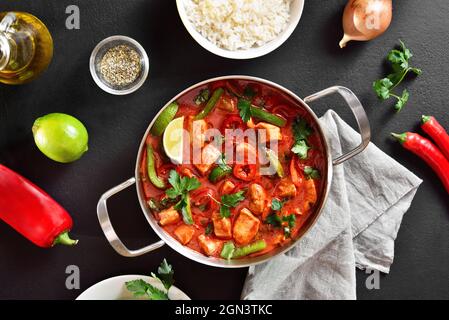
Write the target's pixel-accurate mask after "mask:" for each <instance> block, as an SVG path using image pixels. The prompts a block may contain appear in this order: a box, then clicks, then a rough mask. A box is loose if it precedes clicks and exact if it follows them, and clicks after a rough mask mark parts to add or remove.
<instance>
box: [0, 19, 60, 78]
mask: <svg viewBox="0 0 449 320" xmlns="http://www.w3.org/2000/svg"><path fill="white" fill-rule="evenodd" d="M52 57H53V39H52V37H51V35H50V32H49V31H48V29H47V27H46V26H45V25H44V24H43V23H42V22H41V21H40V20H39V19H38V18H36V17H35V16H33V15H31V14H29V13H25V12H2V13H0V82H2V83H5V84H13V85H17V84H23V83H27V82H30V81H32V80H34V79H35V78H36V77H38V76H39V74H41V73H42V72H43V71H44V70H45V69H47V67H48V65H49V64H50V62H51V59H52Z"/></svg>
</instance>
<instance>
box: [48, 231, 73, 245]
mask: <svg viewBox="0 0 449 320" xmlns="http://www.w3.org/2000/svg"><path fill="white" fill-rule="evenodd" d="M77 243H78V240H73V239H70V236H69V232H68V231H65V232H63V233H61V234H59V236H57V237H56V239H55V241H53V245H55V244H63V245H65V246H73V245H75V244H77Z"/></svg>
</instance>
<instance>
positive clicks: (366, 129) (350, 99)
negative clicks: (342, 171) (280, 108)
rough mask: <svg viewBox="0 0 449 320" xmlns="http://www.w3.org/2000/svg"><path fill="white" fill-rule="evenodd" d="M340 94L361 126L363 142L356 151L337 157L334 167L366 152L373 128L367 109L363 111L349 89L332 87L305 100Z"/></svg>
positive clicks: (307, 101) (311, 100)
mask: <svg viewBox="0 0 449 320" xmlns="http://www.w3.org/2000/svg"><path fill="white" fill-rule="evenodd" d="M335 93H338V94H340V95H341V96H342V97H343V99H345V101H346V103H347V104H348V106H349V108H350V109H351V111H352V113H353V114H354V116H355V119H356V120H357V125H358V126H359V131H360V136H361V137H362V142H361V143H360V145H359V146H357V147H356V148H355V149H352V150H351V151H349V152H347V153H344V154H342V155H341V156H339V157H337V158H336V159H334V160H333V164H334V166H336V165H339V164H342V163H343V162H345V161H347V160H349V159H351V158H352V157H354V156H356V155H358V154H359V153H360V152H362V151H363V150H365V148H366V147H367V146H368V144H369V142H370V139H371V128H370V124H369V121H368V116H367V115H366V112H365V109H363V106H362V104H361V103H360V101H359V99H358V98H357V96H356V95H355V94H354V93H353V92H352V91H351V90H349V89H348V88H346V87H342V86H335V87H330V88H327V89H324V90H323V91H320V92H317V93H315V94H312V95H310V96H308V97H307V98H305V99H304V101H305V103H307V104H308V103H310V102H313V101H315V100H318V99H321V98H323V97H325V96H328V95H331V94H335Z"/></svg>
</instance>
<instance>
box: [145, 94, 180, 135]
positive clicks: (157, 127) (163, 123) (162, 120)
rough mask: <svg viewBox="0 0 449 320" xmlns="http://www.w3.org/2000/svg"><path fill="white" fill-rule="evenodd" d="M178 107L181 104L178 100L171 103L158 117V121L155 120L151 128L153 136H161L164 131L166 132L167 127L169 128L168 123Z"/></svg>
mask: <svg viewBox="0 0 449 320" xmlns="http://www.w3.org/2000/svg"><path fill="white" fill-rule="evenodd" d="M178 109H179V106H178V104H177V103H176V102H173V103H171V104H169V105H168V106H167V108H165V109H164V111H162V112H161V114H160V115H159V116H158V117H157V119H156V121H154V124H153V127H152V128H151V134H152V135H153V136H161V135H162V133H164V130H165V128H167V125H168V124H169V123H170V121H172V120H173V118H174V117H175V115H176V113H177V112H178Z"/></svg>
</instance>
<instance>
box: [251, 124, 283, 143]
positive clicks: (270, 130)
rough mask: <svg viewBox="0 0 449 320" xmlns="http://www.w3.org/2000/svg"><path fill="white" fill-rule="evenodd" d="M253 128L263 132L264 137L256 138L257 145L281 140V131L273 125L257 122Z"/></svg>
mask: <svg viewBox="0 0 449 320" xmlns="http://www.w3.org/2000/svg"><path fill="white" fill-rule="evenodd" d="M254 128H255V129H257V130H260V129H263V130H265V135H260V136H259V137H258V139H259V143H266V142H268V141H273V140H282V134H281V129H280V128H279V127H276V126H275V125H272V124H269V123H266V122H259V123H258V124H256V126H255V127H254ZM264 138H265V139H264Z"/></svg>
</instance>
